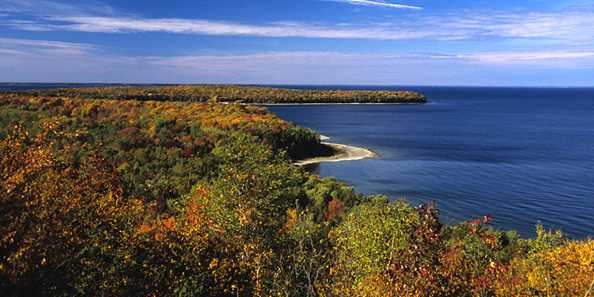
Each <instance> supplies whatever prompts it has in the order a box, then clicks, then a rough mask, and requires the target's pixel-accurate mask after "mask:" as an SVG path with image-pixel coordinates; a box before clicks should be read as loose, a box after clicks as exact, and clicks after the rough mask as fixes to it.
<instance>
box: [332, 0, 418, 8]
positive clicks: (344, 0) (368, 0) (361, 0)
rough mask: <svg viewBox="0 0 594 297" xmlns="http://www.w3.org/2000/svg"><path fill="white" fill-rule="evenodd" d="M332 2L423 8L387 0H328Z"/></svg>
mask: <svg viewBox="0 0 594 297" xmlns="http://www.w3.org/2000/svg"><path fill="white" fill-rule="evenodd" d="M327 1H332V2H341V3H348V4H352V5H360V6H380V7H388V8H396V9H415V10H420V9H423V8H422V7H419V6H413V5H405V4H394V3H389V2H385V1H372V0H327Z"/></svg>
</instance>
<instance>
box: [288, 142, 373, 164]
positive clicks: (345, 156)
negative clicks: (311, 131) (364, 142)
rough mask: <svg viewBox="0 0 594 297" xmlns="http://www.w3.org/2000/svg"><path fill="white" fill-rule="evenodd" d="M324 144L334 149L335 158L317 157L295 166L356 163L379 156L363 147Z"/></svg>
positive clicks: (299, 162) (302, 161)
mask: <svg viewBox="0 0 594 297" xmlns="http://www.w3.org/2000/svg"><path fill="white" fill-rule="evenodd" d="M322 144H325V145H328V146H331V147H332V148H334V149H335V150H336V151H337V153H336V154H335V155H333V156H329V157H316V158H311V159H305V160H301V161H298V162H295V165H299V166H304V165H309V164H316V163H325V162H342V161H355V160H363V159H368V158H374V157H377V154H376V153H374V152H372V151H370V150H368V149H366V148H362V147H356V146H350V145H345V144H339V143H331V142H322Z"/></svg>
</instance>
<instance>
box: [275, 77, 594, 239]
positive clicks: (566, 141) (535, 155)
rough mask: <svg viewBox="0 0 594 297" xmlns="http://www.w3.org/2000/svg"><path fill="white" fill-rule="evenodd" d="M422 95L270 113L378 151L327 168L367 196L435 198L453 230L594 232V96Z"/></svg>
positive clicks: (504, 91) (536, 92) (526, 92)
mask: <svg viewBox="0 0 594 297" xmlns="http://www.w3.org/2000/svg"><path fill="white" fill-rule="evenodd" d="M329 88H330V87H329ZM343 88H344V87H343ZM357 88H361V87H357ZM369 89H373V88H371V87H370V88H369ZM382 89H386V88H385V87H383V88H382ZM413 89H416V90H418V91H421V92H423V93H424V94H426V95H427V96H428V97H429V100H430V103H429V104H426V105H322V106H272V107H270V110H271V111H273V112H275V113H276V114H278V115H279V116H281V117H282V118H284V119H286V120H289V121H292V122H295V123H296V124H298V125H301V126H305V127H309V128H312V129H315V130H317V131H318V132H320V133H321V134H324V135H327V136H329V137H331V138H332V140H333V141H335V142H339V143H347V144H353V145H358V146H364V147H368V148H370V149H372V150H374V151H376V152H378V153H379V154H380V155H381V157H379V158H377V159H370V160H363V161H350V162H339V163H323V164H321V165H320V166H319V172H320V174H321V175H323V176H334V177H336V178H338V179H340V180H343V181H345V182H347V183H349V184H351V185H354V186H355V187H356V189H357V190H358V191H360V192H363V193H368V194H371V193H383V194H386V195H388V196H390V197H392V198H394V199H396V198H399V197H405V198H406V199H408V200H409V201H411V202H412V203H415V204H417V203H421V202H426V201H436V202H437V204H438V206H439V208H440V210H441V214H442V217H443V218H444V220H446V221H447V222H448V223H455V222H458V221H462V220H467V219H470V218H475V217H479V216H482V215H486V214H490V215H493V216H494V218H495V221H494V224H495V226H497V227H500V228H504V229H516V230H518V231H519V233H521V234H522V235H525V236H532V235H533V234H534V226H535V224H538V223H541V224H543V225H545V226H546V227H549V228H561V229H562V230H563V231H564V232H565V233H566V234H568V235H570V236H572V237H578V238H581V237H586V236H591V235H594V89H526V88H525V89H517V88H438V87H431V88H423V87H418V88H413Z"/></svg>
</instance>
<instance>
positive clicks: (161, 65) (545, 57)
mask: <svg viewBox="0 0 594 297" xmlns="http://www.w3.org/2000/svg"><path fill="white" fill-rule="evenodd" d="M0 53H1V54H0V69H3V71H1V72H0V81H47V82H64V81H68V82H125V83H263V84H271V83H276V84H296V83H299V84H391V85H395V84H448V83H450V84H451V83H455V84H474V85H476V84H494V83H496V82H498V83H500V84H518V83H520V82H515V81H513V80H511V78H510V76H509V73H510V71H512V72H513V73H515V74H518V73H522V71H524V73H526V74H527V75H526V77H530V78H531V79H532V80H533V81H534V79H537V78H538V77H539V75H545V74H546V73H547V72H550V71H552V72H554V73H565V75H568V77H569V76H571V75H574V76H575V75H576V74H577V76H578V78H582V80H584V79H585V78H587V77H588V75H585V74H583V72H582V71H587V69H590V70H592V69H594V51H569V50H567V51H561V50H559V51H551V52H505V53H495V52H492V53H491V52H490V53H459V54H451V53H444V54H441V53H426V54H388V53H383V54H360V53H343V52H324V51H321V52H316V51H313V52H312V51H306V52H298V51H297V52H261V53H243V54H237V53H236V54H234V53H229V54H220V53H216V54H208V53H197V54H189V55H181V56H134V57H131V56H117V55H110V54H106V53H104V52H103V51H101V50H100V49H98V48H97V47H93V46H91V45H87V44H77V43H67V42H60V41H47V40H28V39H25V40H20V39H0ZM428 69H430V71H428ZM453 69H455V71H454V70H453ZM526 69H532V71H529V72H526V71H527V70H526ZM534 69H540V70H539V71H534ZM564 71H565V72H564ZM528 74H530V76H528ZM495 76H498V79H500V81H497V80H495V78H494V77H495ZM556 77H561V79H563V78H564V76H563V75H562V76H559V75H557V76H556ZM487 78H489V79H491V80H489V79H487ZM481 79H484V80H481ZM516 79H517V76H516ZM571 83H572V81H569V80H568V79H567V80H566V84H571ZM575 83H576V84H577V83H582V84H586V83H587V82H585V83H584V82H580V81H578V80H576V81H575ZM590 84H591V82H590Z"/></svg>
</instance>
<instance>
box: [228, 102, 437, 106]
mask: <svg viewBox="0 0 594 297" xmlns="http://www.w3.org/2000/svg"><path fill="white" fill-rule="evenodd" d="M224 103H225V104H231V103H232V102H224ZM240 104H242V105H257V106H283V105H286V106H300V105H415V104H427V103H426V102H344V103H342V102H327V103H324V102H317V103H240Z"/></svg>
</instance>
